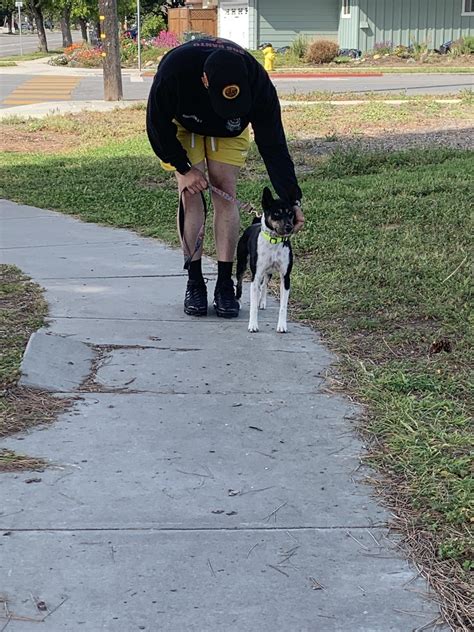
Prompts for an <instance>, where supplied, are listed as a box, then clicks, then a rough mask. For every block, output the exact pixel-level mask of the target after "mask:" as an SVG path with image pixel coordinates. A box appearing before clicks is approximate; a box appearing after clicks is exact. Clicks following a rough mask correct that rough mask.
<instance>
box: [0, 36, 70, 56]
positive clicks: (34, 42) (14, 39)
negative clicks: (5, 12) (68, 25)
mask: <svg viewBox="0 0 474 632" xmlns="http://www.w3.org/2000/svg"><path fill="white" fill-rule="evenodd" d="M46 39H47V40H48V48H49V49H50V50H55V49H57V48H61V47H62V45H63V39H62V35H61V33H58V32H54V33H51V31H48V30H46ZM72 39H73V40H74V41H76V40H80V39H81V34H80V33H79V31H72ZM22 41H23V53H34V52H35V51H37V50H38V35H37V34H36V33H34V34H31V33H23V35H22ZM19 54H20V36H19V35H7V34H5V33H1V34H0V59H1V58H2V57H11V56H12V55H19Z"/></svg>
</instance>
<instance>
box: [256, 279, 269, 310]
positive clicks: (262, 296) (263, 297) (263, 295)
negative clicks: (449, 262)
mask: <svg viewBox="0 0 474 632" xmlns="http://www.w3.org/2000/svg"><path fill="white" fill-rule="evenodd" d="M269 278H270V277H269V276H267V275H265V276H263V277H262V281H261V283H260V292H259V299H258V309H267V287H268V281H269Z"/></svg>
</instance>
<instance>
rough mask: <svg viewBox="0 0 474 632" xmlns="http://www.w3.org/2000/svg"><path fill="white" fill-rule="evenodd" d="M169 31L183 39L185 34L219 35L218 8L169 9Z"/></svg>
mask: <svg viewBox="0 0 474 632" xmlns="http://www.w3.org/2000/svg"><path fill="white" fill-rule="evenodd" d="M168 30H170V31H171V32H173V33H176V35H177V36H178V37H180V38H181V37H182V36H183V34H184V33H186V32H189V31H196V32H199V33H206V34H207V35H213V36H214V37H215V36H216V35H217V7H213V8H211V9H189V8H182V9H181V8H180V9H169V10H168Z"/></svg>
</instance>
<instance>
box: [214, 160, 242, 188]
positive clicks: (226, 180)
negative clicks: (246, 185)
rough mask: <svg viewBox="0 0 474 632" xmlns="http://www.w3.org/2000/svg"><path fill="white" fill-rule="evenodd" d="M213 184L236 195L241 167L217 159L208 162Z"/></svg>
mask: <svg viewBox="0 0 474 632" xmlns="http://www.w3.org/2000/svg"><path fill="white" fill-rule="evenodd" d="M208 169H209V180H210V182H211V184H212V185H213V186H215V187H217V188H218V189H221V191H225V192H226V193H228V194H229V195H232V196H235V192H236V184H237V176H238V174H239V168H238V167H234V166H233V165H226V164H224V163H218V162H215V161H212V160H211V161H209V162H208Z"/></svg>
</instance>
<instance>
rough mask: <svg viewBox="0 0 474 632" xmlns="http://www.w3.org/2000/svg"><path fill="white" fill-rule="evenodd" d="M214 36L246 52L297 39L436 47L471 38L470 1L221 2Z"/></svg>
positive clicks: (365, 46) (473, 9) (473, 3)
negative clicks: (266, 45) (299, 36)
mask: <svg viewBox="0 0 474 632" xmlns="http://www.w3.org/2000/svg"><path fill="white" fill-rule="evenodd" d="M215 2H216V0H209V3H212V4H214V3H215ZM218 32H219V35H220V36H221V37H227V38H229V39H232V40H234V41H236V42H238V43H239V44H241V45H242V46H245V47H246V48H257V47H258V46H259V45H260V44H262V43H263V42H271V43H272V44H273V45H274V46H276V47H279V46H287V45H289V44H291V42H292V41H293V40H294V39H295V38H296V37H298V35H305V36H306V37H307V38H308V39H316V38H318V39H331V40H334V41H338V42H339V45H340V47H341V48H357V49H359V50H361V51H362V52H364V51H367V50H371V49H373V48H374V46H375V44H376V43H380V42H392V43H393V44H394V45H397V44H404V45H408V44H411V43H412V42H413V41H415V42H418V43H422V42H423V43H427V44H428V47H429V48H438V47H439V46H441V44H443V43H444V42H447V41H449V40H455V39H458V38H459V37H461V36H466V35H474V0H219V11H218Z"/></svg>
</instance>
